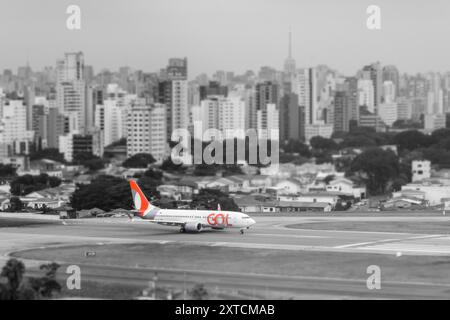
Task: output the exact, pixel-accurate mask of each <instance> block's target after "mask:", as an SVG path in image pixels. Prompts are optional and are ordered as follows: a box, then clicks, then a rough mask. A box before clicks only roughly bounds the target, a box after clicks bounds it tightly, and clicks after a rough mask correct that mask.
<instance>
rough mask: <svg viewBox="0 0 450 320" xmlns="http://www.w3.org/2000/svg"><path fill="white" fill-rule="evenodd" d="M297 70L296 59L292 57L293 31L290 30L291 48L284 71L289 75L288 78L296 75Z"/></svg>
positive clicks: (285, 61)
mask: <svg viewBox="0 0 450 320" xmlns="http://www.w3.org/2000/svg"><path fill="white" fill-rule="evenodd" d="M295 70H296V64H295V59H294V58H293V57H292V33H291V30H289V49H288V57H287V58H286V60H284V73H285V74H286V76H287V77H288V79H289V78H290V77H291V76H292V75H294V73H295Z"/></svg>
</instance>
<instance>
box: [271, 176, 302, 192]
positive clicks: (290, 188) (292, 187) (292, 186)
mask: <svg viewBox="0 0 450 320" xmlns="http://www.w3.org/2000/svg"><path fill="white" fill-rule="evenodd" d="M273 188H274V189H276V190H277V195H282V194H298V193H300V192H302V191H303V186H302V184H301V183H300V182H299V181H298V180H295V179H285V180H281V181H279V182H277V183H275V184H274V186H273Z"/></svg>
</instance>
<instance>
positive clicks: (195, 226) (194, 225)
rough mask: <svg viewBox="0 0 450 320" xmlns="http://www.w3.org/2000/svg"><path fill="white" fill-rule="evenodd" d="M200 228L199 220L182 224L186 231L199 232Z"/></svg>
mask: <svg viewBox="0 0 450 320" xmlns="http://www.w3.org/2000/svg"><path fill="white" fill-rule="evenodd" d="M202 229H203V228H202V224H201V223H200V222H188V223H186V224H185V225H184V230H185V231H186V232H200V231H202Z"/></svg>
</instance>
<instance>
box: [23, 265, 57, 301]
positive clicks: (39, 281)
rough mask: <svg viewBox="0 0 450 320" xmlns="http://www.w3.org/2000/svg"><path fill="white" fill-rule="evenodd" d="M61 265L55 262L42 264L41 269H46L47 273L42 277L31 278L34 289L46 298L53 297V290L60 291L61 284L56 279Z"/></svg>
mask: <svg viewBox="0 0 450 320" xmlns="http://www.w3.org/2000/svg"><path fill="white" fill-rule="evenodd" d="M59 267H60V265H59V264H57V263H55V262H52V263H47V264H43V265H41V266H40V267H39V269H40V270H43V271H45V275H44V276H43V277H41V278H30V285H31V288H32V289H33V291H34V292H36V293H37V294H38V295H39V296H41V297H44V298H51V297H52V296H53V292H60V291H61V285H60V284H59V283H58V281H57V280H56V272H57V271H58V269H59Z"/></svg>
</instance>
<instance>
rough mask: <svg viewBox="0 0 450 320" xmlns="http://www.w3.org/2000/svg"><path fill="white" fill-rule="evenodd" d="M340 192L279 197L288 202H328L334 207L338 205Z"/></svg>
mask: <svg viewBox="0 0 450 320" xmlns="http://www.w3.org/2000/svg"><path fill="white" fill-rule="evenodd" d="M340 195H342V194H340V193H335V192H309V193H304V194H298V195H290V196H289V195H282V196H280V197H279V200H280V201H287V202H303V203H316V202H319V203H320V202H321V203H328V204H330V205H331V207H332V208H334V207H335V206H336V203H337V202H338V201H339V197H340Z"/></svg>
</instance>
